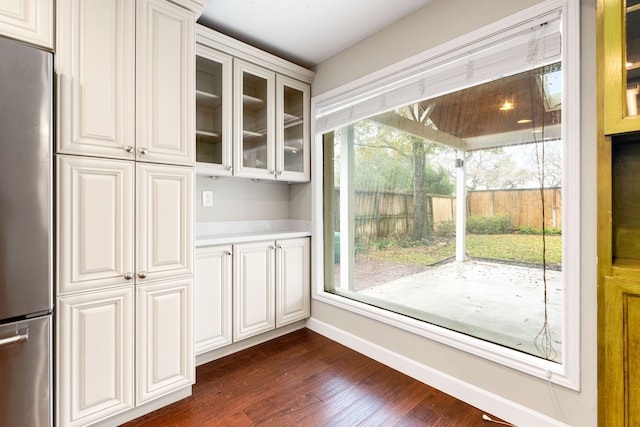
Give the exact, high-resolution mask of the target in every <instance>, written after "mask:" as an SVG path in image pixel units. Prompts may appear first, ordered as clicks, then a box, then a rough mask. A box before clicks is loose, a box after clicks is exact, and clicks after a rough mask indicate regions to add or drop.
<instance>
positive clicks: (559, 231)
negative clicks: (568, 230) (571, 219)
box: [518, 227, 562, 236]
mask: <svg viewBox="0 0 640 427" xmlns="http://www.w3.org/2000/svg"><path fill="white" fill-rule="evenodd" d="M544 232H545V234H546V235H547V236H549V235H560V234H562V229H561V228H555V227H550V228H545V229H544ZM518 233H520V234H535V235H541V234H542V229H541V228H533V227H518Z"/></svg>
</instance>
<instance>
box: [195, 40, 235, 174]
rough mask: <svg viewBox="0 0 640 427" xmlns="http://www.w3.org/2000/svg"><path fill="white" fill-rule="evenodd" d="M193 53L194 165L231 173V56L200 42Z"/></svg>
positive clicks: (201, 169)
mask: <svg viewBox="0 0 640 427" xmlns="http://www.w3.org/2000/svg"><path fill="white" fill-rule="evenodd" d="M196 53H197V56H196V165H197V167H198V171H199V172H202V173H209V174H211V175H218V176H231V175H232V174H233V152H232V150H233V148H232V147H233V134H232V126H233V125H232V120H231V117H232V115H231V112H232V111H231V109H232V105H233V104H232V97H231V94H232V85H231V82H232V75H231V70H232V64H233V60H232V58H231V56H230V55H227V54H224V53H222V52H218V51H216V50H214V49H211V48H209V47H207V46H203V45H198V46H196Z"/></svg>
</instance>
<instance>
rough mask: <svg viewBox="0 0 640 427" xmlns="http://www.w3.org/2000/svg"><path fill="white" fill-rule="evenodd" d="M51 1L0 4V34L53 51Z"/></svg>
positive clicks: (23, 0) (25, 0)
mask: <svg viewBox="0 0 640 427" xmlns="http://www.w3.org/2000/svg"><path fill="white" fill-rule="evenodd" d="M53 3H54V2H53V1H52V0H9V1H6V0H5V1H2V2H0V34H1V35H4V36H8V37H11V38H14V39H18V40H22V41H25V42H27V43H33V44H35V45H39V46H42V47H46V48H48V49H53Z"/></svg>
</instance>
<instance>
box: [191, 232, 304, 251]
mask: <svg viewBox="0 0 640 427" xmlns="http://www.w3.org/2000/svg"><path fill="white" fill-rule="evenodd" d="M309 236H311V231H271V232H253V233H238V234H214V235H204V236H196V247H197V248H202V247H205V246H219V245H232V244H235V243H248V242H261V241H265V240H279V239H296V238H299V237H309Z"/></svg>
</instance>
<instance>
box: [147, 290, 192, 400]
mask: <svg viewBox="0 0 640 427" xmlns="http://www.w3.org/2000/svg"><path fill="white" fill-rule="evenodd" d="M192 287H193V279H191V278H185V279H178V280H171V281H166V282H159V283H153V284H149V285H142V286H138V290H137V311H136V325H137V342H136V355H137V359H136V361H137V363H136V368H137V369H136V371H137V393H136V404H138V405H139V404H141V403H144V402H148V401H150V400H153V399H155V398H157V397H160V396H163V395H165V394H167V393H170V392H173V391H175V390H177V389H179V388H181V387H184V386H188V385H190V384H193V382H194V379H195V362H194V355H193V322H192V316H191V313H192V311H191V310H192V306H193V301H192V298H193V297H192Z"/></svg>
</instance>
